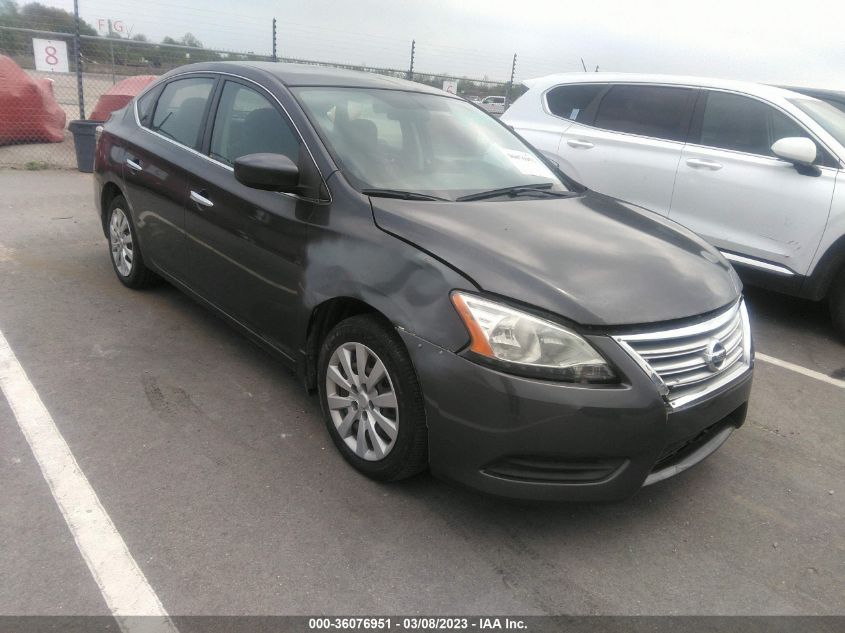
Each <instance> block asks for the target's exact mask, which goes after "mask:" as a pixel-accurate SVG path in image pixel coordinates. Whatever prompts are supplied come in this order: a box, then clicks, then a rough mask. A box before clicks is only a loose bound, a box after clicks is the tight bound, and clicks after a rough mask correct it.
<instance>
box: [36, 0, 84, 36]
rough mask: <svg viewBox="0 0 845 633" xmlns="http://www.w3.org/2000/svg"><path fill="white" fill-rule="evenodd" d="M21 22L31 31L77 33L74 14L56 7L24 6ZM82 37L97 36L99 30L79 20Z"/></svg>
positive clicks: (38, 4) (37, 4) (41, 5)
mask: <svg viewBox="0 0 845 633" xmlns="http://www.w3.org/2000/svg"><path fill="white" fill-rule="evenodd" d="M20 22H21V24H24V25H26V28H29V29H39V30H42V31H53V32H55V33H76V18H75V17H74V15H73V13H69V12H67V11H65V10H64V9H57V8H55V7H45V6H44V5H43V4H40V3H38V2H30V3H29V4H25V5H23V7H22V8H21V10H20ZM79 33H80V34H81V35H97V29H95V28H94V27H93V26H91V25H90V24H88V23H87V22H86V21H85V20H81V19H80V20H79Z"/></svg>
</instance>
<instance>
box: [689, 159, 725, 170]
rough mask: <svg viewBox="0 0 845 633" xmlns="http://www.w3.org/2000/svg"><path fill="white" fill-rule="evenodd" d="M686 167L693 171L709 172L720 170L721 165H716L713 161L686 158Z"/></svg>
mask: <svg viewBox="0 0 845 633" xmlns="http://www.w3.org/2000/svg"><path fill="white" fill-rule="evenodd" d="M687 165H689V166H690V167H692V168H693V169H709V170H711V171H718V170H720V169H721V168H722V163H717V162H716V161H715V160H707V159H706V158H688V159H687Z"/></svg>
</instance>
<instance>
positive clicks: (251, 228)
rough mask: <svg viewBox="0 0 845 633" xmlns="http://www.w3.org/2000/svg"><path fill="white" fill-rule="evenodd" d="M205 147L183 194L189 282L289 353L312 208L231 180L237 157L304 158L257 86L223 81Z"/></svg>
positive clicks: (286, 124)
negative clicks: (205, 157) (201, 164)
mask: <svg viewBox="0 0 845 633" xmlns="http://www.w3.org/2000/svg"><path fill="white" fill-rule="evenodd" d="M213 108H214V109H215V112H214V113H213V114H212V115H211V116H209V123H210V129H209V130H208V132H207V133H206V140H205V147H206V148H207V152H208V155H209V157H210V158H211V159H212V160H209V161H207V165H206V167H205V168H204V169H203V171H202V172H200V173H196V174H194V178H193V179H192V180H191V182H190V185H189V191H188V203H187V213H186V231H187V235H188V245H187V253H188V274H189V275H190V280H189V284H190V285H191V287H192V288H194V289H195V290H196V291H197V292H199V294H201V295H202V296H203V297H205V298H206V299H207V300H208V301H210V302H211V303H213V304H214V305H216V306H217V307H218V308H219V309H221V310H222V311H224V312H225V313H227V314H228V315H229V316H231V317H233V318H235V319H237V320H238V321H239V322H241V323H242V324H243V325H245V326H246V327H248V328H250V329H251V330H253V331H254V332H255V333H257V334H259V335H261V337H262V338H264V339H265V340H267V341H269V342H270V343H271V344H273V345H274V346H276V347H277V348H279V349H280V350H282V351H283V352H285V353H287V354H289V355H290V356H291V357H292V356H293V351H294V350H293V349H292V347H293V345H294V336H293V335H294V332H295V328H294V314H295V309H296V307H297V305H298V304H299V302H300V295H301V291H302V287H301V279H302V271H303V268H304V266H305V261H304V254H305V248H306V239H307V231H308V224H307V220H308V218H309V217H310V215H311V213H312V211H313V210H314V206H315V203H314V202H312V201H309V200H307V199H305V198H302V197H298V196H294V195H291V194H282V193H276V192H272V191H262V190H258V189H252V188H250V187H247V186H245V185H242V184H241V183H240V182H238V181H237V180H236V179H235V177H234V172H233V169H232V166H233V165H234V162H235V159H237V158H239V157H240V156H244V155H247V154H255V153H274V154H284V155H286V156H288V157H289V158H291V160H293V161H294V162H295V163H297V164H299V165H300V171H301V172H306V171H307V170H306V169H303V167H302V163H303V160H305V159H308V154H307V152H305V151H302V150H303V149H304V148H303V146H302V144H301V141H300V139H299V136H298V135H297V133H296V132H295V130H294V129H293V127H292V126H291V124H290V123H289V121H288V119H287V116H286V115H285V114H284V112H283V111H282V110H281V109H280V108H279V107H278V104H276V103H274V102H273V100H272V98H271V97H270V95H268V94H267V93H265V92H264V91H263V89H260V88H258V87H257V86H254V85H251V84H248V83H246V82H244V83H241V82H240V81H236V80H226V81H225V83H224V84H223V87H222V90H221V91H220V92H219V97H218V98H217V103H216V105H215V106H213Z"/></svg>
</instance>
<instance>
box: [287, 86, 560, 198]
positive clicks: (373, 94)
mask: <svg viewBox="0 0 845 633" xmlns="http://www.w3.org/2000/svg"><path fill="white" fill-rule="evenodd" d="M294 91H295V93H296V96H297V98H298V99H299V101H300V103H301V104H302V106H303V107H304V109H305V111H306V113H307V114H308V116H309V118H310V119H311V121H312V122H313V123H314V125H315V126H316V128H317V131H318V132H319V134H320V136H321V137H322V139H323V141H324V142H325V143H326V145H327V146H328V148H329V150H330V151H331V152H332V154H333V156H334V158H335V160H336V161H337V162H338V164H339V165H340V167H341V169H342V170H343V172H344V174H345V175H346V176H347V177H348V178H349V180H350V181H351V182H352V184H353V185H354V186H355V187H357V188H358V189H359V190H372V189H379V190H391V191H393V192H413V193H415V194H426V195H428V196H434V197H437V198H445V199H448V200H455V199H456V198H460V197H462V196H467V195H470V194H475V193H479V192H482V191H489V190H493V189H506V188H510V187H520V186H525V185H532V186H535V187H536V186H537V185H541V186H542V187H543V188H544V189H548V190H549V191H551V192H565V191H568V190H569V188H568V187H567V185H566V184H565V183H564V182H562V181H561V179H560V178H558V176H557V175H555V174H554V173H553V172H552V170H551V169H550V168H549V167H547V166H546V164H545V163H544V162H543V161H542V160H540V158H539V157H538V156H537V154H535V153H534V151H533V150H532V149H530V148H529V147H528V146H526V145H525V144H524V143H523V142H522V141H520V140H519V138H518V137H517V136H515V135H514V134H512V133H511V132H510V131H508V130H507V128H505V127H504V126H502V125H501V124H499V123H498V122H496V121H495V120H494V119H492V118H490V117H489V116H488V115H487V114H485V113H484V112H481V111H479V110H478V109H477V108H476V107H474V106H472V105H470V104H468V103H466V102H465V101H464V100H462V99H457V98H451V97H445V96H439V95H431V94H423V93H417V92H400V91H397V90H379V89H366V88H337V87H313V88H312V87H307V88H304V87H303V88H297V89H294Z"/></svg>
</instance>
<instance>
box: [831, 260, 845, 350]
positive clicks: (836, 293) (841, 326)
mask: <svg viewBox="0 0 845 633" xmlns="http://www.w3.org/2000/svg"><path fill="white" fill-rule="evenodd" d="M828 303H829V305H830V318H831V319H832V320H833V327H834V328H835V329H836V333H837V334H838V335H839V339H840V340H841V341H842V342H843V343H845V268H843V269H842V270H841V271H839V274H838V275H837V276H836V278H835V279H834V280H833V283H832V284H831V286H830V292H829V293H828Z"/></svg>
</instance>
